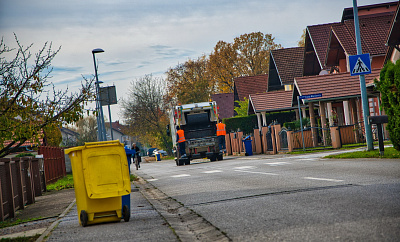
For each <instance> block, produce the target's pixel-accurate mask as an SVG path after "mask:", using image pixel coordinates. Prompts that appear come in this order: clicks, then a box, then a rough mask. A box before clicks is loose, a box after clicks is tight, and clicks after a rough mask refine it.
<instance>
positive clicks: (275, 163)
mask: <svg viewBox="0 0 400 242" xmlns="http://www.w3.org/2000/svg"><path fill="white" fill-rule="evenodd" d="M265 164H266V165H269V166H283V165H289V164H291V163H289V162H285V161H282V162H270V163H265Z"/></svg>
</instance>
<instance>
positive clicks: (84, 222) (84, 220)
mask: <svg viewBox="0 0 400 242" xmlns="http://www.w3.org/2000/svg"><path fill="white" fill-rule="evenodd" d="M80 219H81V225H82V227H86V225H87V223H88V219H89V217H88V214H87V212H86V211H85V210H81V215H80Z"/></svg>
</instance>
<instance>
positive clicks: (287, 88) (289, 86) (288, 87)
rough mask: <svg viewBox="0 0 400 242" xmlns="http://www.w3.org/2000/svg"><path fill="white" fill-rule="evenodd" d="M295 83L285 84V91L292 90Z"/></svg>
mask: <svg viewBox="0 0 400 242" xmlns="http://www.w3.org/2000/svg"><path fill="white" fill-rule="evenodd" d="M292 90H293V85H285V91H292Z"/></svg>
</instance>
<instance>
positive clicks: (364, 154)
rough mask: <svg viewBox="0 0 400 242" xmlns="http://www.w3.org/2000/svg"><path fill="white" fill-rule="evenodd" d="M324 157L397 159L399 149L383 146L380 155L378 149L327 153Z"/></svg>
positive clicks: (399, 155)
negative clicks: (383, 148) (383, 149)
mask: <svg viewBox="0 0 400 242" xmlns="http://www.w3.org/2000/svg"><path fill="white" fill-rule="evenodd" d="M324 158H335V159H355V158H384V159H399V158H400V151H398V150H395V149H394V148H393V147H387V148H385V151H384V155H383V156H382V157H381V156H380V154H379V149H375V150H371V151H355V152H349V153H343V154H338V155H328V156H325V157H324Z"/></svg>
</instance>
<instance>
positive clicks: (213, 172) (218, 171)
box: [202, 170, 222, 174]
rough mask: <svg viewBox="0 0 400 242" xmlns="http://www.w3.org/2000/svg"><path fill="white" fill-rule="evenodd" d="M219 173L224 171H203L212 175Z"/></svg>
mask: <svg viewBox="0 0 400 242" xmlns="http://www.w3.org/2000/svg"><path fill="white" fill-rule="evenodd" d="M218 172H222V171H221V170H213V171H203V172H202V173H207V174H211V173H218Z"/></svg>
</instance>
